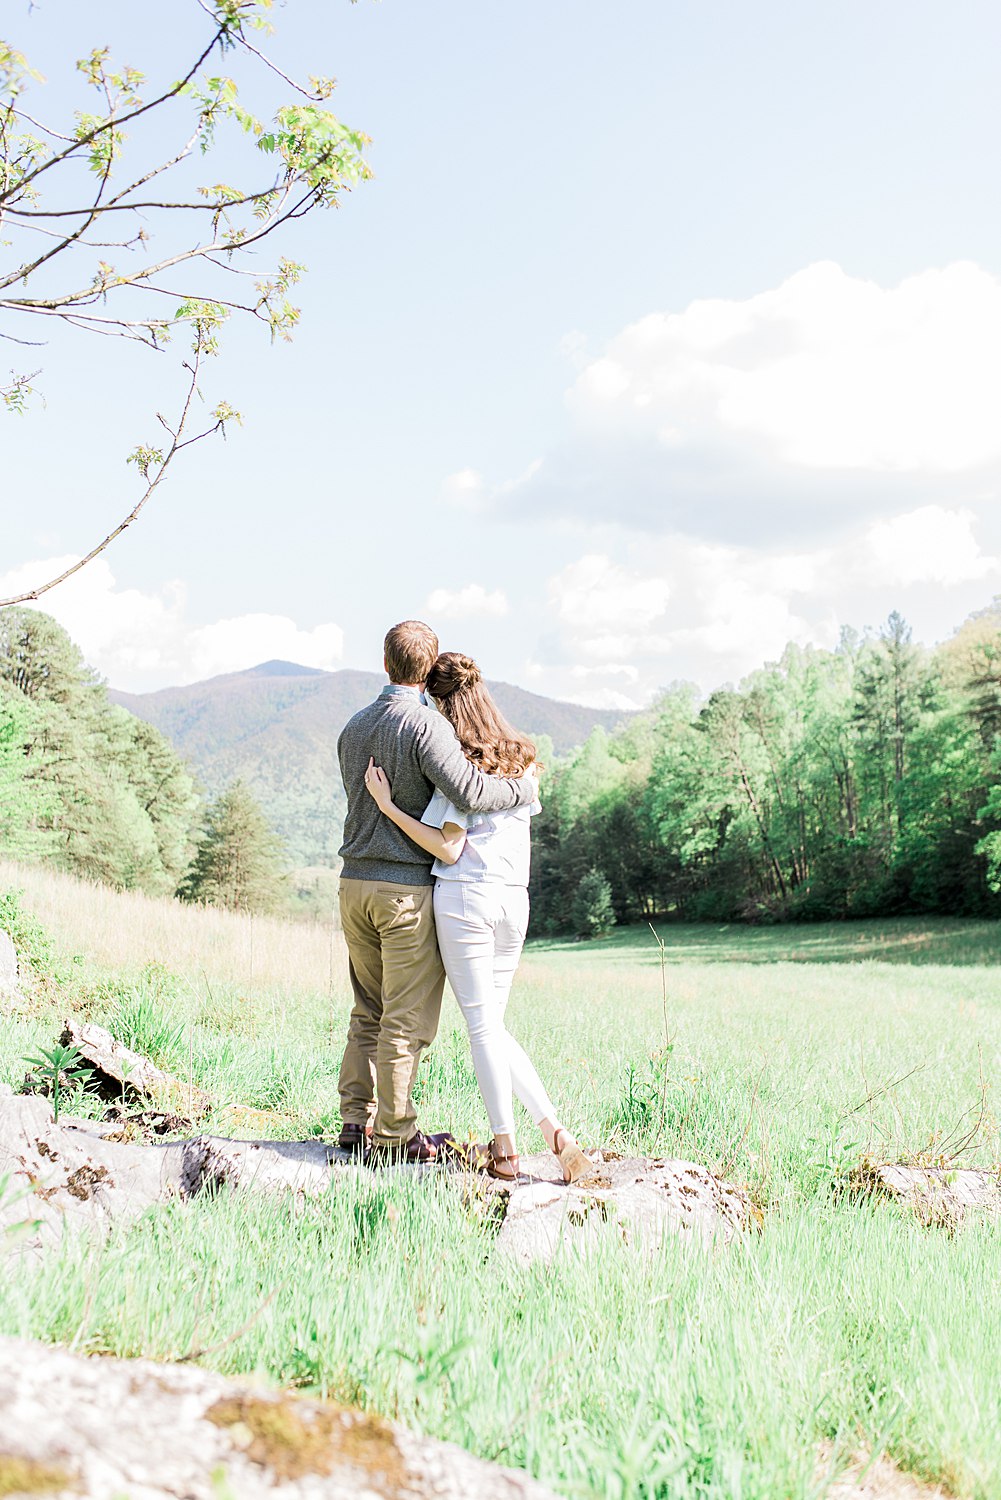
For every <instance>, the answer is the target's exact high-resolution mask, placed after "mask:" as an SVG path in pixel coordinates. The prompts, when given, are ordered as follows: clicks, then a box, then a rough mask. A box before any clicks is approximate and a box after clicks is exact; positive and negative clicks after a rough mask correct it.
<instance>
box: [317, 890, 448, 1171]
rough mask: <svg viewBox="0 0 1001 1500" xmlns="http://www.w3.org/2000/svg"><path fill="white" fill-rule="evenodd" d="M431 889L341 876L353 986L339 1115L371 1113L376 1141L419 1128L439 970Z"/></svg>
mask: <svg viewBox="0 0 1001 1500" xmlns="http://www.w3.org/2000/svg"><path fill="white" fill-rule="evenodd" d="M432 896H433V887H432V886H430V885H418V886H413V885H395V884H393V882H392V881H387V880H342V881H341V883H340V907H341V926H342V928H343V929H344V936H345V939H346V940H347V945H348V958H349V960H350V964H349V968H350V974H351V988H352V990H353V992H354V1005H353V1006H352V1009H351V1019H350V1021H349V1022H348V1040H347V1045H346V1047H345V1048H344V1060H343V1061H342V1063H341V1076H340V1084H339V1087H340V1096H341V1119H342V1120H343V1122H344V1124H345V1125H349V1124H350V1125H367V1124H368V1123H369V1122H370V1121H372V1120H373V1119H374V1131H373V1141H374V1142H377V1143H379V1144H382V1145H390V1144H394V1143H399V1142H405V1141H409V1140H410V1137H411V1136H412V1135H413V1134H414V1131H415V1130H416V1129H417V1113H416V1110H415V1109H414V1104H413V1098H412V1095H413V1088H414V1083H415V1081H416V1078H417V1065H418V1063H419V1062H420V1060H421V1054H422V1053H423V1052H424V1051H425V1049H426V1048H427V1047H429V1046H430V1045H431V1043H432V1042H433V1041H434V1038H435V1033H436V1032H437V1030H438V1018H439V1016H440V1014H441V997H442V991H443V990H444V988H445V970H444V968H443V967H442V962H441V957H440V955H439V953H438V939H437V937H436V935H435V928H434V911H433V908H432ZM373 1092H374V1094H375V1100H373V1097H372V1096H373Z"/></svg>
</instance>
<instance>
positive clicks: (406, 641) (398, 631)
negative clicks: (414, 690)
mask: <svg viewBox="0 0 1001 1500" xmlns="http://www.w3.org/2000/svg"><path fill="white" fill-rule="evenodd" d="M385 652H386V671H387V672H388V674H389V680H390V682H424V681H425V680H426V678H427V675H428V673H429V672H430V670H431V668H432V667H433V666H434V664H435V661H436V660H437V657H438V637H437V636H436V635H435V633H434V631H433V630H432V629H431V626H430V625H425V624H424V621H423V620H403V621H401V623H400V624H399V625H394V626H393V628H392V630H390V631H389V632H388V633H387V635H386V643H385Z"/></svg>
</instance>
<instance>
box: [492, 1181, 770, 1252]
mask: <svg viewBox="0 0 1001 1500" xmlns="http://www.w3.org/2000/svg"><path fill="white" fill-rule="evenodd" d="M522 1168H523V1170H524V1171H525V1172H526V1173H530V1174H531V1175H532V1177H533V1179H534V1180H532V1181H530V1182H528V1183H525V1184H524V1185H522V1186H517V1187H515V1188H514V1189H513V1190H512V1191H511V1192H510V1194H509V1197H508V1204H507V1212H506V1214H505V1216H504V1222H503V1225H502V1226H501V1231H500V1235H499V1238H498V1241H497V1248H498V1251H500V1252H501V1253H503V1254H505V1255H508V1256H510V1257H511V1258H512V1259H514V1260H518V1261H520V1262H522V1264H525V1265H527V1264H529V1263H531V1262H532V1261H542V1262H544V1263H548V1262H549V1261H551V1260H552V1259H553V1258H554V1256H556V1255H558V1254H567V1253H570V1254H573V1255H581V1254H586V1253H587V1252H588V1251H590V1250H593V1249H594V1248H595V1247H596V1246H597V1245H599V1244H601V1243H609V1242H610V1241H612V1242H619V1243H624V1244H630V1245H636V1246H639V1247H640V1248H641V1249H642V1250H644V1251H646V1252H647V1253H653V1252H655V1251H657V1250H658V1249H659V1248H660V1246H661V1245H662V1244H663V1242H664V1240H665V1239H666V1238H668V1237H671V1238H681V1239H684V1240H689V1241H691V1243H692V1244H695V1245H698V1246H700V1247H702V1248H708V1247H711V1246H713V1245H716V1244H728V1243H729V1242H730V1240H732V1239H733V1237H734V1235H735V1234H738V1233H740V1232H741V1231H743V1230H745V1229H750V1228H752V1227H754V1226H755V1225H756V1224H757V1223H758V1222H759V1216H758V1215H757V1213H756V1210H755V1209H754V1207H753V1205H752V1204H751V1201H750V1199H749V1198H748V1196H747V1194H746V1193H745V1192H744V1191H743V1189H741V1188H737V1187H734V1186H733V1185H732V1184H730V1183H726V1182H722V1181H721V1180H720V1179H719V1178H717V1177H714V1176H713V1175H712V1173H711V1172H708V1171H707V1170H706V1168H705V1167H700V1166H698V1165H697V1164H696V1163H695V1162H688V1161H651V1160H646V1159H644V1158H641V1157H625V1158H621V1159H616V1158H614V1157H610V1158H606V1159H604V1160H603V1162H602V1163H601V1165H600V1166H599V1167H598V1168H597V1170H596V1172H595V1175H594V1177H593V1178H591V1179H586V1180H585V1181H584V1182H583V1183H582V1184H580V1185H572V1186H570V1187H567V1186H564V1184H563V1182H562V1181H561V1180H560V1179H559V1177H558V1175H557V1172H558V1169H557V1172H554V1171H553V1159H552V1157H541V1156H540V1157H530V1158H527V1159H526V1158H523V1159H522Z"/></svg>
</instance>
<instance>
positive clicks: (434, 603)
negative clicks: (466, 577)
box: [425, 583, 510, 620]
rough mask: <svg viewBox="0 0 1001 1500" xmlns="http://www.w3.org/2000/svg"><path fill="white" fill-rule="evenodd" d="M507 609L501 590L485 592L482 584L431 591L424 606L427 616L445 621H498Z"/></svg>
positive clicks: (468, 584) (505, 598) (505, 597)
mask: <svg viewBox="0 0 1001 1500" xmlns="http://www.w3.org/2000/svg"><path fill="white" fill-rule="evenodd" d="M509 608H510V606H509V605H508V602H507V595H506V594H505V593H504V591H503V589H490V590H487V589H485V588H484V587H483V585H482V583H467V584H466V585H465V586H464V587H463V588H461V589H433V590H432V592H431V593H430V594H429V595H428V599H427V604H426V605H425V609H426V610H427V612H428V614H430V615H438V616H439V617H440V618H442V619H446V620H467V619H471V618H474V617H481V618H486V619H498V618H499V617H500V616H501V615H506V614H507V613H508V610H509Z"/></svg>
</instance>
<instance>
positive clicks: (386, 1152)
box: [370, 1130, 438, 1166]
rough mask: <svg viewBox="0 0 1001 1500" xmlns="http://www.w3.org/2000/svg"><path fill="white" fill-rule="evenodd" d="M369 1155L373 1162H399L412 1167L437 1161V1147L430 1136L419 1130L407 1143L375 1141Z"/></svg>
mask: <svg viewBox="0 0 1001 1500" xmlns="http://www.w3.org/2000/svg"><path fill="white" fill-rule="evenodd" d="M370 1155H371V1157H372V1159H373V1161H379V1162H385V1163H387V1164H388V1163H390V1162H400V1163H402V1164H405V1165H407V1166H413V1165H416V1164H417V1163H420V1162H431V1161H437V1159H438V1147H437V1146H436V1145H435V1143H434V1141H433V1140H431V1138H430V1136H426V1135H424V1134H423V1133H422V1132H421V1131H420V1130H417V1131H415V1132H414V1134H413V1135H412V1136H411V1137H410V1139H409V1141H375V1142H373V1144H372V1148H371V1151H370Z"/></svg>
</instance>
